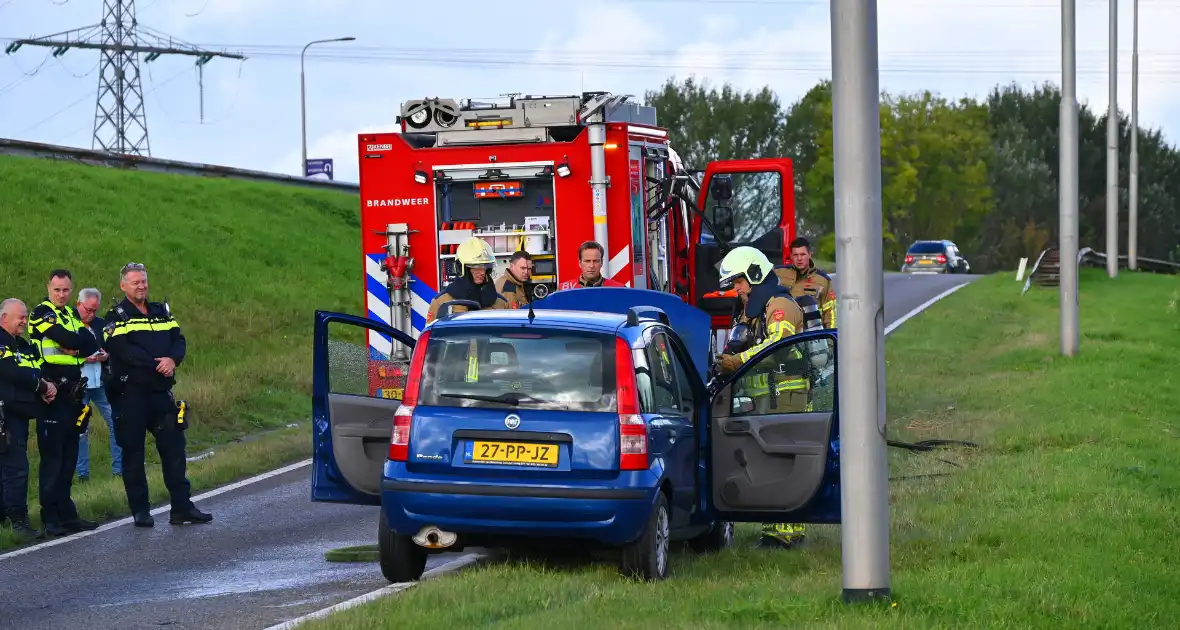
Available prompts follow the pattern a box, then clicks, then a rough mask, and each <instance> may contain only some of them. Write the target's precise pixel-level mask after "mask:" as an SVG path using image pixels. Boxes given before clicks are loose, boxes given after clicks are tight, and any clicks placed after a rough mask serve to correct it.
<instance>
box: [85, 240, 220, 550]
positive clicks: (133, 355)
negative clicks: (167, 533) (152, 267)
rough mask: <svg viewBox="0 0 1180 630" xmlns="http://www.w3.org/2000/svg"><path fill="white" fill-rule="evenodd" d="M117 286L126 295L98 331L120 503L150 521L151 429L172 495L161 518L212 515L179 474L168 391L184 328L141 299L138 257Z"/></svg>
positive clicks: (176, 415)
mask: <svg viewBox="0 0 1180 630" xmlns="http://www.w3.org/2000/svg"><path fill="white" fill-rule="evenodd" d="M119 288H120V289H122V290H123V294H124V295H125V296H126V297H125V298H124V299H123V301H122V302H119V303H118V304H117V305H116V306H115V307H114V308H112V309H111V310H110V311H108V312H107V316H106V320H107V325H106V328H104V329H103V332H104V337H105V339H106V344H107V352H109V353H110V360H109V362H110V364H111V382H110V384H109V385H108V390H107V392H108V395H110V397H111V405H112V407H114V409H115V439H116V440H117V441H118V443H119V446H120V447H122V449H123V488H124V489H125V490H126V492H127V505H128V507H129V508H130V509H131V514H132V516H133V517H134V519H135V526H136V527H152V526H154V525H155V524H156V521H155V519H154V518H152V515H151V510H150V508H151V504H150V503H149V499H148V485H147V474H146V472H145V471H144V457H145V455H146V453H145V446H144V445H145V441H146V437H147V434H148V433H149V432H150V433H151V434H152V435H153V436H154V437H155V438H156V450H157V451H158V452H159V453H160V468H161V469H162V471H163V473H164V485H165V486H167V487H168V494H169V495H170V498H171V503H172V509H171V512H170V514H169V518H168V522H169V523H171V524H173V525H181V524H184V523H208V522H210V521H212V520H213V516H212V515H211V514H208V513H205V512H202V511H201V510H198V509H197V507H196V506H195V505H193V502H192V499H191V496H190V492H189V490H190V488H189V482H188V479H187V478H185V450H184V449H185V439H184V430H185V429H186V428H187V427H188V424H187V420H186V419H185V406H184V403H183V401H177V400H176V398H175V397H174V396H173V394H172V387H173V385H175V384H176V368H177V366H179V365H180V363H181V362H182V361H184V357H185V352H186V350H187V342H186V341H185V338H184V334H183V333H181V331H180V324H178V323H177V321H176V319H174V318H173V317H172V311H171V309H170V308H169V307H168V304H167V303H160V302H149V301H148V299H147V296H148V277H147V269H146V268H145V267H144V266H143V265H141V264H139V263H128V264H127V265H126V266H124V267H123V269H122V271H121V272H120V274H119Z"/></svg>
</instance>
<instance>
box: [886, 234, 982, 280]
mask: <svg viewBox="0 0 1180 630" xmlns="http://www.w3.org/2000/svg"><path fill="white" fill-rule="evenodd" d="M901 271H902V273H971V263H968V262H967V259H966V258H963V255H962V254H961V253H960V252H959V247H958V246H957V245H955V244H954V243H953V242H951V241H914V244H913V245H910V249H909V251H907V252H906V253H905V263H904V264H903V265H902V266H901Z"/></svg>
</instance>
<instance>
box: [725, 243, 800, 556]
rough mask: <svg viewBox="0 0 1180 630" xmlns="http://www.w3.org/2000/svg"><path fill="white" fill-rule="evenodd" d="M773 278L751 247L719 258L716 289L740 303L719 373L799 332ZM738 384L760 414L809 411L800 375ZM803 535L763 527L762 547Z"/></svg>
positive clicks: (789, 526) (790, 303)
mask: <svg viewBox="0 0 1180 630" xmlns="http://www.w3.org/2000/svg"><path fill="white" fill-rule="evenodd" d="M777 279H778V278H777V277H776V275H775V273H774V265H773V264H772V263H771V262H770V260H769V259H768V258H767V257H766V255H765V254H763V253H762V252H760V251H758V250H757V249H755V248H753V247H746V246H743V247H736V248H734V249H733V250H731V251H730V252H729V253H728V254H726V255H725V258H723V259H722V260H721V268H720V288H721V289H722V290H729V289H730V288H732V289H734V291H735V292H736V293H737V294H738V297H739V300H740V304H739V307H740V310H738V311H737V312H736V313H735V316H734V320H733V331H732V332H731V334H730V343H729V344H727V347H726V351H725V353H723V354H722V355H721V356H720V357H718V365H717V367H718V368H719V369H718V371H719V372H720V373H721V374H730V373H733V372H734V371H736V370H737V369H738V368H739V367H741V366H742V364H744V363H745V362H746V361H749V360H750V359H751V358H752V357H753V356H754V355H756V354H758V353H759V352H761V351H762V350H763V349H764V348H767V347H769V346H770V345H772V344H774V343H775V342H778V341H780V340H782V339H785V338H787V337H790V336H791V335H795V334H798V333H801V332H803V326H804V316H803V310H802V309H801V308H800V307H799V305H798V304H797V303H796V302H795V300H793V299H792V298H791V294H790V292H789V291H788V290H787V289H786V287H784V286H782V285H781V284H779V283H778V282H777ZM792 358H801V355H800V356H799V357H792ZM740 385H741V386H742V388H743V389H744V390H745V393H746V394H748V395H749V396H750V397H751V398H753V399H754V401H755V406H756V408H757V409H758V413H770V410H771V404H772V403H771V401H774V404H775V407H774V408H775V410H776V411H780V412H782V413H790V412H799V411H805V410H806V409H807V399H808V390H809V389H810V382H809V381H808V380H807V378H806V377H804V376H802V375H801V374H787V375H778V374H773V373H768V372H762V373H756V374H747V375H746V376H743V377H742V379H741V380H740ZM804 535H805V531H804V528H803V526H802V525H800V524H794V523H764V524H763V525H762V539H761V543H762V544H763V545H766V546H779V547H786V548H790V547H793V546H795V545H796V544H798V543H799V542H800V541H802V539H803V537H804Z"/></svg>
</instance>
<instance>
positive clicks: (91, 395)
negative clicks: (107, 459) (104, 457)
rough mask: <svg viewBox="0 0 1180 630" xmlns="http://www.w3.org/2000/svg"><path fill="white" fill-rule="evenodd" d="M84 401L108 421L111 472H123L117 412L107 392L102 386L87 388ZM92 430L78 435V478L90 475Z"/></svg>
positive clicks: (115, 473)
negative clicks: (116, 420) (117, 432)
mask: <svg viewBox="0 0 1180 630" xmlns="http://www.w3.org/2000/svg"><path fill="white" fill-rule="evenodd" d="M82 402H83V403H85V404H87V405H94V407H95V408H96V409H97V410H98V412H99V413H100V414H102V417H103V419H104V420H106V422H107V433H108V436H109V440H110V443H111V474H113V475H116V476H118V475H122V474H123V449H121V448H119V445H118V444H116V443H115V413H114V411H112V410H111V403H110V402H109V401H108V400H107V392H106V390H105V389H103V388H102V387H91V388H89V389H87V390H86V397H85V398H83V399H82ZM89 436H90V431H89V430H87V431H86V433H83V434H82V435H80V436H78V478H79V479H83V478H86V477H89V476H90V439H89Z"/></svg>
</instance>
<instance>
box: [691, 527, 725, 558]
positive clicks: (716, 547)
mask: <svg viewBox="0 0 1180 630" xmlns="http://www.w3.org/2000/svg"><path fill="white" fill-rule="evenodd" d="M733 536H734V532H733V523H731V522H729V521H717V522H716V523H713V527H712V529H710V530H709V531H708V532H706V533H704V534H701V535H700V536H697V537H696V538H692V539H690V540H689V541H688V546H689V547H691V548H692V550H693V551H696V552H697V553H710V552H714V551H721V550H723V549H728V548H730V547H732V546H733Z"/></svg>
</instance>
